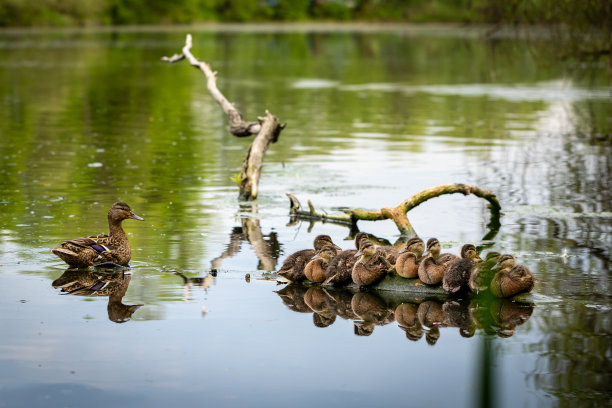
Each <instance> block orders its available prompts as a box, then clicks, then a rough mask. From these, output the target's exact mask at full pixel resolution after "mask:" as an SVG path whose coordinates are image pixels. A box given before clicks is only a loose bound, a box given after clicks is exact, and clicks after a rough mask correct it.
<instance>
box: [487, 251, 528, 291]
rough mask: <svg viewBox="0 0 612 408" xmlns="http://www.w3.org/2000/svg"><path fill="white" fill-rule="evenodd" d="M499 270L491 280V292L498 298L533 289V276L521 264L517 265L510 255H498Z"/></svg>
mask: <svg viewBox="0 0 612 408" xmlns="http://www.w3.org/2000/svg"><path fill="white" fill-rule="evenodd" d="M498 265H499V268H500V270H499V271H498V272H497V273H496V274H495V276H493V279H492V280H491V285H490V289H491V293H492V294H493V295H494V296H496V297H500V298H505V297H510V296H514V295H517V294H519V293H523V292H529V291H531V289H533V284H534V282H535V278H534V276H533V274H532V273H531V271H530V270H529V269H528V268H527V267H526V266H523V265H517V264H516V260H515V259H514V257H513V256H512V255H502V256H500V257H499V261H498Z"/></svg>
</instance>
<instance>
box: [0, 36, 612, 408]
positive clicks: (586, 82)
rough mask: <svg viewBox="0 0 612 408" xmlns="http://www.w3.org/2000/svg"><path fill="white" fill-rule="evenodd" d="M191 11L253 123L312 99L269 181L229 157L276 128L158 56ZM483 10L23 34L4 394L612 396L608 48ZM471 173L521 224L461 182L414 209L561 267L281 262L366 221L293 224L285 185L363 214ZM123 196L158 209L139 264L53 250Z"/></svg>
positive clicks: (5, 211)
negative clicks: (477, 283) (570, 55)
mask: <svg viewBox="0 0 612 408" xmlns="http://www.w3.org/2000/svg"><path fill="white" fill-rule="evenodd" d="M187 32H191V33H192V34H193V36H194V39H193V40H194V48H193V50H192V51H193V53H194V54H195V55H196V56H197V57H199V58H200V59H202V60H206V61H208V62H209V63H210V64H211V65H212V68H213V70H216V71H218V86H219V88H220V89H221V91H222V92H223V93H224V94H225V95H226V96H227V97H228V99H229V100H230V101H233V102H235V103H236V105H237V107H238V108H239V109H240V110H241V111H242V113H243V115H244V117H245V118H246V119H247V120H254V118H255V117H256V116H261V115H263V113H264V111H265V110H266V109H268V110H270V111H271V112H272V113H273V114H275V115H276V116H278V117H279V118H280V119H281V121H283V122H287V127H286V129H285V130H284V131H283V132H282V134H281V137H280V140H279V141H278V142H277V143H275V144H273V145H272V146H271V147H270V150H269V151H268V153H267V155H266V157H265V163H264V168H263V172H262V177H261V182H260V186H259V187H260V195H259V198H258V200H257V201H256V202H255V203H251V204H245V205H241V204H240V203H239V202H238V199H237V197H238V191H237V186H236V184H235V183H234V181H232V180H231V178H232V177H234V175H235V174H236V173H237V172H239V171H240V167H241V164H242V159H243V157H244V155H245V153H246V149H247V148H248V145H249V143H250V141H251V139H250V138H242V139H239V138H235V137H232V136H231V135H229V133H228V132H227V130H226V128H227V121H226V118H225V116H224V115H223V113H222V112H221V110H220V109H219V107H218V106H217V105H216V103H215V102H214V101H213V100H212V98H211V97H210V95H209V94H208V93H207V91H206V87H205V82H204V78H203V75H202V74H201V73H200V72H198V71H197V70H195V69H193V68H192V67H190V66H189V65H188V64H187V63H186V62H184V61H183V62H181V63H177V64H174V65H168V64H165V63H163V62H161V61H160V58H161V57H162V56H169V55H172V54H174V53H176V52H179V51H180V49H181V48H182V46H183V45H184V39H185V34H186V33H187ZM481 34H482V32H481V31H479V30H466V29H456V28H450V27H446V26H440V27H428V28H422V27H420V28H415V27H401V26H388V27H375V28H373V27H371V26H364V27H356V26H351V27H349V28H346V27H345V28H342V27H341V28H338V27H336V28H326V26H315V27H299V28H297V29H294V28H292V26H280V27H269V26H266V27H246V28H243V29H239V28H237V27H234V26H229V27H225V26H212V27H204V28H200V29H195V28H194V29H190V28H180V27H175V28H171V29H168V28H150V29H139V30H123V31H114V30H100V31H82V30H64V31H54V30H49V31H3V32H1V31H0V49H1V50H2V56H3V58H2V60H1V61H0V106H1V109H0V194H1V195H0V311H1V313H0V320H1V322H0V325H1V327H2V336H0V373H1V376H0V407H37V406H41V407H43V406H44V407H65V406H75V407H79V406H89V407H97V406H108V405H109V404H114V405H117V406H122V407H142V406H147V407H167V406H170V405H181V406H187V407H191V406H193V407H195V406H255V405H257V406H263V405H264V404H265V405H266V406H289V405H290V406H312V405H313V404H318V405H320V406H347V405H349V404H351V406H373V405H374V404H376V405H378V406H406V405H415V406H416V405H423V406H449V405H453V406H457V407H473V406H500V407H514V406H526V407H533V406H543V407H557V406H572V407H573V406H593V407H595V406H598V407H599V406H609V404H610V399H611V398H612V385H611V384H612V318H611V316H612V314H611V313H610V311H611V309H612V291H611V284H612V275H611V272H610V256H611V252H610V248H611V244H612V239H611V235H610V232H611V229H612V228H611V226H612V192H611V191H612V190H611V189H610V169H611V166H612V164H611V157H612V143H611V140H612V139H611V135H612V94H611V84H612V74H611V71H610V70H609V68H608V67H607V66H606V63H604V62H602V63H593V62H589V63H581V64H578V63H571V62H563V63H561V62H557V61H554V60H550V59H547V58H545V57H544V55H548V54H547V53H545V52H543V51H542V50H540V49H538V48H536V46H534V45H532V44H530V43H528V42H526V41H524V40H520V39H516V38H513V37H511V36H507V37H497V38H492V39H488V40H487V39H485V38H484V37H483V36H482V35H481ZM541 51H542V52H541ZM453 182H458V183H467V184H474V185H477V186H479V187H481V188H486V189H490V190H492V191H493V192H494V193H495V194H496V195H497V197H498V199H499V202H500V204H501V206H502V211H503V214H502V216H501V219H500V222H499V225H494V224H495V223H493V224H491V223H490V214H489V210H488V208H487V206H486V204H487V203H486V202H485V201H484V200H482V199H479V198H476V197H473V196H468V197H465V196H462V195H447V196H442V197H439V198H435V199H432V200H430V201H427V202H426V203H424V204H422V205H420V206H419V207H417V208H415V209H414V210H412V211H410V212H409V213H408V216H409V217H410V220H411V222H412V224H413V226H414V227H415V229H416V231H417V232H418V233H419V235H420V236H422V237H424V238H425V239H427V238H429V237H434V236H435V237H437V238H438V239H440V241H441V242H442V243H443V247H444V250H445V251H449V252H454V253H457V252H458V250H459V248H460V247H461V245H462V244H464V243H467V242H470V243H474V244H477V245H479V246H486V247H487V248H488V249H487V250H485V252H486V251H489V250H495V251H498V252H502V253H512V254H514V255H515V256H516V257H517V259H518V261H519V262H520V263H522V264H524V265H526V266H528V267H529V268H530V269H531V270H532V271H533V273H534V275H535V276H536V278H537V283H536V286H535V288H534V290H533V292H532V293H531V294H530V296H529V297H528V298H527V300H526V301H523V302H512V301H494V302H490V301H487V302H481V301H479V300H478V299H473V300H471V301H470V300H469V299H450V300H449V299H433V298H430V299H423V298H416V297H411V296H409V295H400V294H397V293H386V292H376V291H370V292H357V293H355V292H351V291H341V290H327V291H325V290H323V289H321V288H319V287H303V286H295V285H290V286H287V285H277V284H276V282H275V281H270V280H262V279H261V278H262V277H263V276H265V275H266V274H267V273H266V271H271V270H275V269H278V267H279V266H280V265H281V264H282V262H283V260H284V259H285V258H286V257H287V255H288V254H290V253H292V252H294V251H296V250H298V249H303V248H307V247H310V246H311V244H312V240H313V238H314V237H315V236H316V235H318V234H329V235H330V236H331V237H332V238H333V239H334V241H335V242H336V243H338V244H339V245H340V246H342V247H343V248H350V247H352V246H353V244H352V242H351V241H350V240H349V239H348V236H349V233H350V231H349V229H347V228H346V227H344V226H341V225H334V224H330V223H325V224H323V223H313V224H310V223H309V222H306V221H298V222H295V223H292V222H290V221H291V220H290V217H289V201H288V199H287V197H286V196H285V193H286V192H291V193H293V194H295V195H296V196H297V197H298V199H300V201H301V202H302V204H303V205H305V204H306V202H307V201H308V200H311V201H312V203H313V204H314V206H315V207H316V208H317V209H318V210H319V211H322V212H327V213H329V214H341V211H340V209H341V208H345V207H348V208H365V209H379V208H381V207H387V206H395V205H397V204H398V203H399V202H401V201H402V200H404V199H405V198H407V197H409V196H411V195H412V194H415V193H418V192H419V191H421V190H424V189H426V188H429V187H433V186H436V185H439V184H447V183H453ZM119 200H122V201H126V202H127V203H129V204H130V205H131V207H132V209H133V211H134V212H135V213H136V214H138V215H140V216H142V217H144V218H145V222H136V221H131V220H128V221H126V222H125V223H124V228H125V230H126V231H127V232H128V235H129V238H130V242H131V245H132V248H133V255H132V261H131V269H130V270H129V271H128V272H126V273H125V274H123V275H122V274H118V275H112V276H108V275H105V274H102V273H99V274H97V275H96V274H95V273H94V272H88V273H86V272H82V273H81V274H76V275H75V274H74V273H71V272H65V271H66V265H65V264H63V263H62V262H61V261H60V260H59V259H58V258H56V257H55V256H54V255H53V254H51V252H50V249H51V248H53V247H55V246H57V245H58V244H59V243H60V242H61V241H62V240H64V239H69V238H75V237H79V236H83V235H89V234H95V233H100V232H105V231H107V221H106V213H107V211H108V209H109V207H110V205H111V204H112V203H113V202H115V201H119ZM358 227H359V228H360V230H362V231H365V232H368V233H371V234H374V235H376V236H378V237H380V238H384V239H387V240H389V241H391V242H393V241H395V240H396V239H397V238H398V237H399V232H398V230H397V229H396V227H395V225H394V224H393V223H392V222H390V221H381V222H364V221H360V222H359V224H358ZM213 269H215V270H216V271H217V273H216V276H213V275H212V274H210V272H211V271H212V270H213ZM247 274H248V275H249V277H250V279H247V278H246V275H247ZM99 279H101V280H102V281H104V282H105V283H106V282H108V286H107V289H106V292H104V291H100V292H99V293H98V294H99V295H100V296H86V295H87V293H81V292H73V294H72V295H67V293H70V292H71V291H72V290H74V289H76V288H77V287H79V284H81V285H85V284H87V283H88V282H89V283H90V284H91V282H95V281H96V280H99ZM62 288H64V290H63V291H62ZM79 294H80V295H79ZM109 294H110V296H109ZM130 306H132V307H130Z"/></svg>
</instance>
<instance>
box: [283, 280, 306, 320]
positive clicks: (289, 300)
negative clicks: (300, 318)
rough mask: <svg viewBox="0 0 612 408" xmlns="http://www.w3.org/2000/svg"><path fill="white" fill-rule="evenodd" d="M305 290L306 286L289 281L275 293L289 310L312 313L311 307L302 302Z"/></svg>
mask: <svg viewBox="0 0 612 408" xmlns="http://www.w3.org/2000/svg"><path fill="white" fill-rule="evenodd" d="M307 290H308V288H306V287H305V286H302V285H296V284H292V283H290V284H289V285H287V286H285V287H284V288H282V289H281V290H279V291H277V292H276V294H277V295H278V296H280V298H281V300H282V301H283V303H284V304H285V306H287V307H288V308H289V309H290V310H293V311H294V312H298V313H312V309H310V307H308V305H307V304H306V302H304V295H305V294H306V291H307Z"/></svg>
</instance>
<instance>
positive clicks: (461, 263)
mask: <svg viewBox="0 0 612 408" xmlns="http://www.w3.org/2000/svg"><path fill="white" fill-rule="evenodd" d="M481 261H482V259H480V257H479V256H478V252H476V247H475V246H474V245H472V244H465V245H464V246H463V247H462V248H461V258H459V259H455V260H454V261H451V262H450V263H449V264H448V267H447V268H446V271H445V272H444V277H443V278H442V288H443V289H444V290H445V291H447V292H450V293H456V292H459V291H460V290H467V288H468V282H469V280H470V275H471V273H472V270H473V269H474V268H475V267H476V265H478V263H479V262H481Z"/></svg>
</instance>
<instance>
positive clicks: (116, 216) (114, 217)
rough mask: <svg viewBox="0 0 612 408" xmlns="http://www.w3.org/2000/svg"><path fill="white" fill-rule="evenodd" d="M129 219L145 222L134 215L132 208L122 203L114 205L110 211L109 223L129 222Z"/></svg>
mask: <svg viewBox="0 0 612 408" xmlns="http://www.w3.org/2000/svg"><path fill="white" fill-rule="evenodd" d="M128 218H131V219H133V220H138V221H144V218H141V217H139V216H137V215H136V214H134V213H133V212H132V210H131V209H130V206H129V205H127V204H126V203H124V202H121V201H119V202H116V203H115V204H113V206H112V207H111V208H110V210H108V220H109V221H113V222H121V221H123V220H127V219H128Z"/></svg>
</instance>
